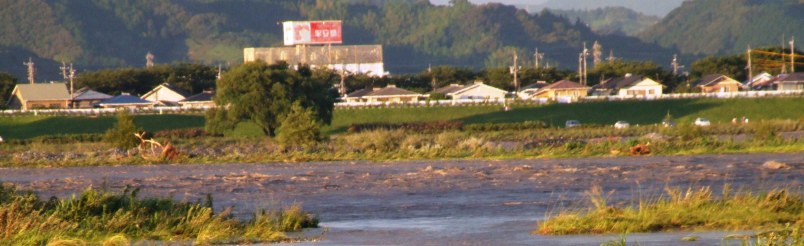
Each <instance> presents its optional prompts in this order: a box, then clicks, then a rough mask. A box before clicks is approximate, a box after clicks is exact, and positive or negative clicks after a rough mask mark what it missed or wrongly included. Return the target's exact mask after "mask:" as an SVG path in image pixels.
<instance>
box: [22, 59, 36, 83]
mask: <svg viewBox="0 0 804 246" xmlns="http://www.w3.org/2000/svg"><path fill="white" fill-rule="evenodd" d="M22 64H23V65H25V66H28V82H29V83H31V84H33V83H34V76H35V75H36V69H35V68H34V62H33V60H31V58H30V57H28V62H23V63H22Z"/></svg>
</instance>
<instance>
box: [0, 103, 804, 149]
mask: <svg viewBox="0 0 804 246" xmlns="http://www.w3.org/2000/svg"><path fill="white" fill-rule="evenodd" d="M668 112H670V113H671V114H672V115H673V116H674V117H675V118H676V120H677V121H678V122H679V123H683V122H692V121H693V120H694V119H695V118H696V117H706V118H708V119H709V120H710V121H712V123H725V122H730V121H731V119H732V118H735V117H736V118H740V117H742V116H746V117H748V118H749V119H750V120H751V121H757V120H770V119H794V120H798V119H802V118H804V97H775V98H739V99H680V100H655V101H619V102H587V103H574V104H548V105H542V106H539V105H514V107H513V109H512V110H510V111H502V107H501V106H500V105H466V106H434V107H392V108H364V109H336V110H335V114H334V117H333V120H332V124H331V125H330V126H326V127H324V129H322V132H324V133H325V134H339V133H343V132H344V131H345V130H346V129H347V128H348V127H349V126H350V125H352V124H363V123H402V122H432V121H447V120H456V121H463V122H464V123H465V124H479V123H514V122H523V121H541V122H545V123H547V124H548V125H553V126H563V124H564V121H566V120H570V119H574V120H580V121H581V122H582V123H583V124H598V125H611V124H613V123H614V122H616V121H618V120H626V121H629V122H630V123H631V124H656V123H658V122H660V121H661V120H662V118H664V116H665V115H666V114H667V113H668ZM135 122H136V124H137V125H138V126H141V127H143V128H144V129H145V130H147V131H159V130H166V129H178V128H190V127H202V126H203V125H204V118H203V116H201V115H141V116H136V117H135ZM113 123H114V117H112V116H102V117H97V118H91V117H65V116H16V117H0V136H3V137H4V138H7V139H28V138H33V137H38V136H46V135H57V134H86V133H102V132H104V131H106V129H108V128H110V127H111V126H112V125H113ZM261 134H262V133H261V131H260V130H259V129H257V128H256V127H255V126H253V124H249V123H243V124H241V125H240V126H239V127H238V128H237V129H236V130H235V131H233V132H232V134H231V135H233V136H256V135H261Z"/></svg>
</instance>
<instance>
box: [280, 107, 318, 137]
mask: <svg viewBox="0 0 804 246" xmlns="http://www.w3.org/2000/svg"><path fill="white" fill-rule="evenodd" d="M319 128H321V125H320V124H319V123H318V120H317V119H316V117H315V112H313V110H312V109H310V108H306V109H305V108H303V107H302V106H301V104H300V103H298V102H296V103H294V104H293V108H291V111H290V113H289V114H288V115H287V117H285V120H283V121H282V124H281V125H280V126H279V128H278V129H277V130H276V131H277V134H276V141H277V142H278V143H279V144H280V145H281V146H283V147H285V148H287V147H303V148H310V147H313V146H314V145H315V143H317V142H318V141H320V140H321V132H320V131H319Z"/></svg>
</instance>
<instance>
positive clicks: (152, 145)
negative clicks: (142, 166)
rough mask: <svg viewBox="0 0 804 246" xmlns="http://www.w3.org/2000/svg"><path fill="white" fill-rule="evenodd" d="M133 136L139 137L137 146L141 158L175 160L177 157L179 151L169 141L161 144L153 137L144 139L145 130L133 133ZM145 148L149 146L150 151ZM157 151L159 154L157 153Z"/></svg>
mask: <svg viewBox="0 0 804 246" xmlns="http://www.w3.org/2000/svg"><path fill="white" fill-rule="evenodd" d="M134 136H136V137H137V138H139V139H140V145H139V146H137V148H138V149H139V151H140V155H141V156H142V158H143V159H147V160H175V159H176V158H178V157H179V151H178V150H177V149H176V148H175V147H173V145H172V144H170V143H167V144H165V145H162V144H161V143H159V142H157V141H156V140H154V139H153V138H149V139H145V132H141V133H134ZM146 148H149V149H150V152H148V151H147V149H146ZM157 153H159V154H158V155H157Z"/></svg>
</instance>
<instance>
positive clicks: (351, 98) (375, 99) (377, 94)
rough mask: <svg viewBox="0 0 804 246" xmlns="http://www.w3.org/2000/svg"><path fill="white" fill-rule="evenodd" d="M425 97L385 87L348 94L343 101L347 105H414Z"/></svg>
mask: <svg viewBox="0 0 804 246" xmlns="http://www.w3.org/2000/svg"><path fill="white" fill-rule="evenodd" d="M423 97H425V95H422V94H419V93H416V92H412V91H409V90H405V89H402V88H397V87H396V85H387V86H385V87H384V88H378V87H377V88H371V89H361V90H357V91H354V92H352V93H349V94H348V95H346V96H345V97H343V100H344V101H346V102H349V103H415V102H418V101H419V100H420V99H421V98H423Z"/></svg>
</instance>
